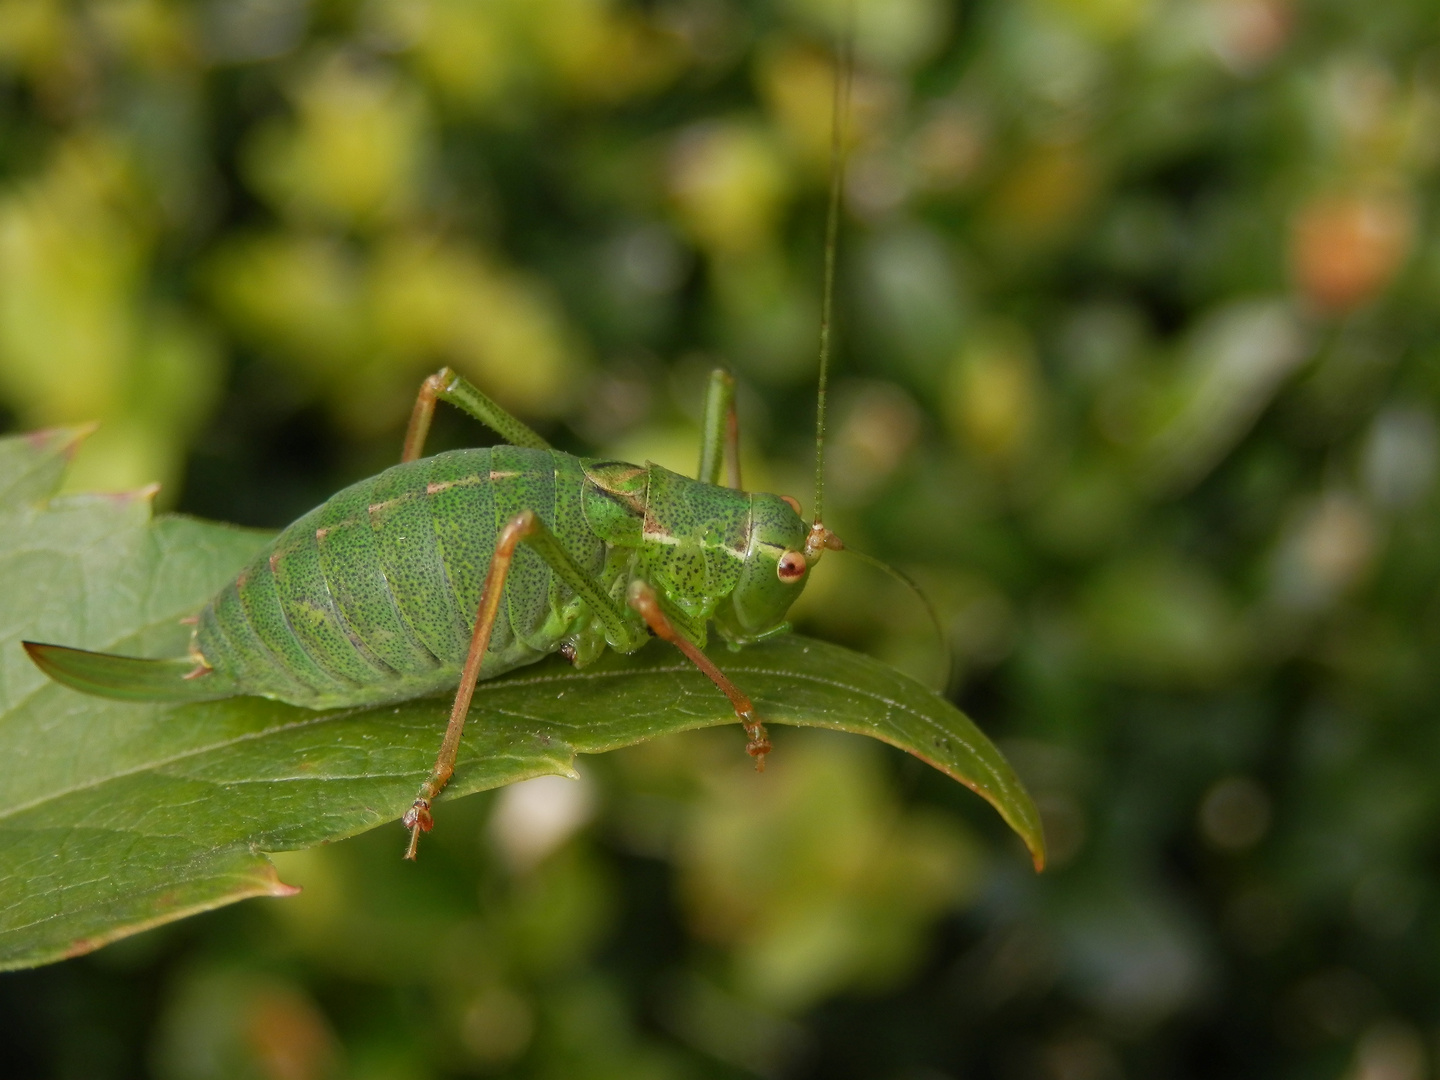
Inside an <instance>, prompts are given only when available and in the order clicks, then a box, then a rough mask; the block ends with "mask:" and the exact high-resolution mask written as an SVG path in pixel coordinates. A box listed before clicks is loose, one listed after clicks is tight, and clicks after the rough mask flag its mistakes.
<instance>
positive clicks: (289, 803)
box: [0, 432, 1044, 969]
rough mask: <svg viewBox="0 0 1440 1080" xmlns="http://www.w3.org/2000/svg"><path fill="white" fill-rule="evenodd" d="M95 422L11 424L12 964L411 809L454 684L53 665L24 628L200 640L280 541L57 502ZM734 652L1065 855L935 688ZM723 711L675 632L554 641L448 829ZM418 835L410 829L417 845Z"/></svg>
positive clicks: (813, 706)
mask: <svg viewBox="0 0 1440 1080" xmlns="http://www.w3.org/2000/svg"><path fill="white" fill-rule="evenodd" d="M79 437H80V433H78V432H48V433H40V434H37V435H32V436H25V437H22V438H12V439H4V440H0V478H3V479H0V596H3V597H4V598H5V599H4V602H3V607H0V969H4V968H17V967H28V966H33V965H37V964H42V963H46V962H49V961H53V960H58V959H62V958H64V957H66V956H74V955H79V954H81V953H84V952H88V951H90V950H91V949H94V948H97V947H98V946H100V945H103V944H105V943H106V942H109V941H112V940H115V939H116V938H119V937H122V936H124V935H126V934H132V933H135V932H136V931H138V930H142V929H145V928H147V927H150V926H154V925H158V924H160V923H163V922H168V921H170V920H172V919H177V918H180V917H182V916H185V915H188V914H192V913H195V912H198V911H203V910H206V909H209V908H213V907H218V906H220V905H222V904H228V903H232V902H234V901H236V900H240V899H243V898H245V897H249V896H262V895H271V896H282V895H287V894H288V893H290V892H292V891H293V890H291V889H290V887H289V886H286V885H284V884H282V883H281V882H280V880H279V878H278V877H277V876H276V872H275V869H274V866H273V865H272V864H271V862H270V861H269V860H268V859H267V858H266V857H265V854H264V853H265V852H267V851H282V850H291V849H296V848H304V847H308V846H311V845H314V844H319V843H323V842H326V841H331V840H338V839H341V838H343V837H347V836H352V835H354V834H356V833H359V832H363V831H365V830H366V829H370V828H373V827H375V826H377V825H381V824H385V823H387V822H391V821H394V820H396V819H398V818H399V817H400V815H401V814H402V813H403V812H404V811H405V810H406V809H407V808H408V807H409V806H410V802H411V800H412V799H413V798H414V796H415V791H416V788H417V786H418V785H419V783H420V781H421V780H422V779H423V778H424V777H425V775H426V773H427V771H428V770H429V767H430V764H431V762H432V761H433V759H434V756H435V753H436V750H437V749H438V747H439V743H440V736H441V733H442V732H443V730H444V726H445V720H446V716H447V713H448V711H449V702H448V701H447V700H445V699H443V698H442V699H437V698H430V699H422V700H416V701H410V702H405V703H402V704H400V705H388V706H383V707H379V708H369V709H349V710H335V711H330V712H312V711H309V710H306V709H300V708H295V707H293V706H288V705H282V704H279V703H276V702H272V701H266V700H264V699H261V698H233V699H230V700H227V701H219V702H209V703H205V704H195V705H181V706H176V705H159V704H150V703H140V704H136V703H127V702H118V701H112V700H107V699H103V698H97V697H89V696H87V695H84V694H79V693H76V692H74V691H72V690H68V689H66V688H64V687H61V686H59V685H56V684H54V683H51V682H49V681H48V680H47V679H46V678H45V677H44V676H43V675H42V674H41V673H40V672H39V671H38V670H37V669H36V668H35V667H34V666H33V665H32V664H31V663H30V662H29V660H28V659H27V658H26V656H25V655H24V652H23V650H22V649H21V647H20V644H19V643H20V641H21V639H22V638H29V639H32V640H41V641H49V642H58V643H63V644H67V645H76V646H79V647H82V648H88V649H103V650H107V651H116V652H126V653H131V654H135V655H150V656H174V655H180V654H182V653H183V651H184V648H185V642H186V639H187V637H188V631H187V629H186V628H185V627H184V626H182V625H181V624H180V621H179V620H180V619H181V618H182V617H184V616H186V615H189V614H193V613H194V612H195V611H196V610H198V609H199V608H200V607H201V606H202V605H203V604H204V603H205V601H206V600H207V599H209V597H210V595H211V594H212V593H214V592H215V591H216V590H217V589H219V588H220V587H221V586H222V585H223V584H224V583H225V582H226V581H228V580H229V578H230V577H232V576H233V575H234V574H235V573H236V572H237V571H238V570H239V569H240V567H241V566H242V565H243V564H244V563H245V561H246V560H247V559H248V558H249V557H250V556H251V555H252V554H253V553H254V552H255V551H256V550H257V549H258V548H259V547H260V546H261V545H263V543H264V542H265V540H266V534H263V533H258V532H254V531H251V530H244V529H236V528H232V527H229V526H225V525H216V524H211V523H207V522H200V521H194V520H191V519H187V518H180V517H161V518H156V519H152V518H151V515H150V503H149V498H148V497H147V495H146V493H138V494H136V495H132V496H90V497H81V498H67V499H63V500H61V499H53V500H49V501H46V500H45V496H46V495H47V494H48V493H49V492H50V491H53V490H54V487H55V486H56V485H57V484H58V482H59V480H60V478H61V475H62V473H63V467H64V462H65V460H66V458H67V457H68V454H69V453H70V451H71V449H73V446H74V444H75V442H76V440H77V439H78V438H79ZM712 656H713V657H714V659H715V661H716V662H717V663H718V664H719V665H720V666H721V667H722V668H723V669H724V670H725V671H726V672H727V673H729V674H730V675H731V676H732V677H733V678H734V679H735V681H736V682H737V683H738V684H739V685H740V686H742V687H743V688H744V689H745V690H746V691H747V692H748V693H749V694H750V695H751V696H752V697H753V698H754V700H755V704H756V708H757V711H758V713H759V715H761V716H762V717H763V718H764V719H765V720H766V721H767V722H769V723H778V724H794V725H800V726H808V727H825V728H833V729H836V730H842V731H849V732H855V733H858V734H864V735H870V736H873V737H875V738H878V739H882V740H883V741H885V742H888V743H890V744H892V745H894V746H898V747H900V748H901V749H903V750H907V751H909V752H910V753H912V754H915V755H917V756H918V757H920V758H922V759H924V760H925V761H927V762H929V763H930V764H932V765H934V766H935V767H936V768H938V769H940V770H941V771H943V772H945V773H946V774H947V775H949V776H952V777H954V778H955V779H956V780H958V781H960V782H961V783H963V784H965V785H967V786H969V787H970V788H972V789H973V790H975V791H976V792H978V793H979V794H980V795H982V796H983V797H984V798H985V799H987V800H988V801H989V802H991V803H992V804H993V805H994V806H995V808H996V809H997V810H998V811H999V812H1000V814H1001V815H1002V817H1004V819H1005V820H1006V821H1007V822H1008V823H1009V824H1010V825H1011V827H1012V828H1014V829H1015V831H1016V832H1017V833H1018V834H1019V835H1020V836H1021V838H1022V839H1023V840H1024V841H1025V843H1026V845H1027V846H1028V847H1029V849H1030V852H1031V854H1032V856H1033V857H1034V860H1035V862H1036V865H1037V867H1038V866H1040V865H1041V864H1042V863H1043V860H1044V846H1043V839H1042V837H1041V832H1040V825H1039V817H1038V815H1037V813H1036V810H1035V806H1034V804H1033V803H1032V802H1031V800H1030V797H1029V795H1028V794H1027V793H1026V792H1025V790H1024V788H1023V787H1022V786H1021V785H1020V783H1019V781H1018V780H1017V779H1016V777H1015V774H1014V773H1013V772H1012V770H1011V769H1010V767H1009V765H1008V764H1007V763H1006V762H1005V760H1004V758H1003V757H1002V756H1001V754H1000V752H999V751H998V750H997V749H996V748H995V747H994V745H993V744H992V743H991V742H990V741H989V740H988V739H987V738H986V737H985V736H984V734H982V733H981V732H980V730H979V729H978V728H976V727H975V725H974V724H972V723H971V722H970V720H969V719H968V718H966V717H965V716H964V714H962V713H961V712H959V711H958V710H957V709H955V708H954V707H953V706H952V705H950V704H948V703H947V702H945V701H943V700H942V699H941V698H939V697H937V696H936V695H935V694H933V693H932V692H931V691H929V690H927V689H926V688H925V687H923V686H921V685H920V684H919V683H916V682H915V681H913V680H911V679H909V678H907V677H906V676H904V675H901V674H900V673H898V672H896V671H894V670H893V669H891V668H889V667H887V666H885V665H883V664H880V663H878V662H877V661H874V660H871V659H869V658H867V657H864V656H861V655H858V654H856V653H853V652H850V651H849V650H846V649H842V648H839V647H838V646H834V645H828V644H825V643H823V642H818V641H813V640H809V639H806V638H802V637H799V636H795V635H786V636H783V637H781V638H778V639H776V640H774V641H773V642H769V643H766V644H763V645H757V646H752V647H750V648H748V649H746V650H744V651H743V652H740V653H732V652H729V651H727V650H725V649H724V648H723V647H721V648H718V649H716V650H715V651H714V652H712ZM725 723H734V715H733V713H731V711H730V707H729V705H728V703H727V701H726V699H725V698H724V696H723V695H721V694H720V693H718V692H717V691H716V690H715V688H714V687H713V686H712V685H711V684H710V683H709V681H708V680H706V679H705V677H704V676H703V675H701V674H700V673H699V672H698V671H696V670H695V669H694V668H693V667H691V666H690V665H689V664H688V663H686V662H685V661H684V660H683V659H682V658H681V657H680V656H679V654H678V653H676V652H675V651H674V650H673V649H669V648H666V647H664V646H663V645H662V644H661V643H659V642H655V643H652V644H651V645H650V646H649V647H647V648H645V649H644V650H642V651H641V652H640V653H638V654H637V655H635V656H633V657H623V656H617V655H614V654H609V655H606V656H605V657H603V658H602V659H601V660H600V661H599V662H597V663H595V664H593V665H591V666H590V667H587V668H585V669H584V670H581V671H577V670H575V669H573V668H571V667H570V666H569V665H567V664H566V663H565V662H564V661H562V660H560V659H559V658H551V659H550V660H547V661H544V662H541V663H539V664H536V665H533V666H531V667H529V668H524V669H521V670H520V671H518V672H513V673H511V674H510V675H508V676H505V677H502V678H500V679H496V680H493V681H489V682H485V683H481V684H480V686H479V687H478V689H477V692H476V695H475V702H474V705H473V706H472V710H471V714H470V723H469V725H468V726H467V729H466V732H465V740H464V744H463V746H462V749H461V753H460V757H459V760H458V762H457V766H456V771H455V776H454V778H453V779H452V780H451V782H450V786H449V788H448V789H447V790H446V792H445V794H444V796H443V797H442V798H441V800H440V801H439V802H438V803H437V804H436V818H437V827H439V828H443V827H444V818H445V814H444V806H445V803H446V802H447V801H449V800H451V799H454V798H456V797H458V796H461V795H465V794H469V793H471V792H475V791H482V790H485V789H487V788H493V787H497V786H500V785H502V784H508V783H511V782H514V781H516V780H522V779H526V778H529V777H532V776H539V775H544V774H551V773H560V774H566V773H571V772H573V770H574V761H575V757H576V755H577V754H595V753H603V752H604V751H607V750H613V749H616V748H618V747H622V746H629V745H632V744H634V743H637V742H641V741H643V740H646V739H650V738H654V737H655V736H657V735H663V734H668V733H671V732H678V731H685V730H689V729H692V728H700V727H709V726H713V725H717V724H725ZM741 746H742V743H741V742H739V741H737V743H736V753H737V754H738V753H742V752H743V751H742V750H741ZM403 840H404V836H403V833H402V831H401V830H400V829H398V828H397V829H396V857H397V858H398V857H399V854H400V851H401V849H402V848H403ZM421 857H422V858H423V857H424V856H423V846H422V855H421Z"/></svg>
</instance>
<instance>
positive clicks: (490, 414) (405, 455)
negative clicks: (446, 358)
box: [400, 367, 550, 461]
mask: <svg viewBox="0 0 1440 1080" xmlns="http://www.w3.org/2000/svg"><path fill="white" fill-rule="evenodd" d="M436 401H448V402H449V403H450V404H451V405H454V406H455V407H456V408H459V409H463V410H464V411H465V412H467V413H469V414H470V415H471V416H473V417H474V418H475V419H476V420H479V421H480V422H481V423H482V424H484V425H485V426H486V427H488V428H489V429H490V430H491V431H493V432H495V433H496V434H497V435H499V436H500V438H502V439H504V440H505V441H506V442H507V443H509V444H510V445H511V446H528V447H530V448H532V449H534V450H549V449H550V444H549V443H548V442H546V441H545V440H544V439H542V438H541V437H540V436H539V435H537V434H535V432H533V431H531V430H530V428H529V427H527V426H526V425H525V424H523V423H521V422H520V421H519V420H517V419H516V418H515V417H513V416H511V415H510V414H509V413H508V412H506V411H505V410H504V409H502V408H501V407H500V406H499V405H497V404H496V403H495V402H493V401H491V400H490V399H489V398H488V397H486V396H485V395H484V394H482V393H481V392H480V390H479V389H478V388H477V387H476V386H475V385H474V384H473V383H471V382H470V381H469V380H468V379H465V378H462V377H461V376H459V375H456V374H455V372H453V371H451V370H450V369H449V368H448V367H447V368H441V369H440V370H439V371H437V372H436V373H435V374H434V375H431V376H430V377H429V378H428V379H426V380H425V381H424V382H423V383H421V384H420V393H419V394H418V395H417V396H416V398H415V408H414V409H413V410H412V411H411V413H410V426H409V428H408V429H407V430H406V432H405V449H404V450H403V451H402V452H401V454H400V460H401V461H414V460H415V459H416V458H418V457H419V456H420V451H421V450H423V449H424V448H425V436H426V435H428V434H430V419H431V417H433V416H434V415H435V402H436Z"/></svg>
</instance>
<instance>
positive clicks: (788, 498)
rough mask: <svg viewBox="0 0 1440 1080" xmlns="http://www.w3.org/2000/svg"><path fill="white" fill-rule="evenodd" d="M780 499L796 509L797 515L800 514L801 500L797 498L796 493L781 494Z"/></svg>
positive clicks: (792, 508)
mask: <svg viewBox="0 0 1440 1080" xmlns="http://www.w3.org/2000/svg"><path fill="white" fill-rule="evenodd" d="M780 501H781V502H783V503H785V504H787V505H788V506H789V507H790V509H791V510H794V511H795V516H796V517H799V516H800V500H799V499H797V498H795V496H794V495H781V496H780Z"/></svg>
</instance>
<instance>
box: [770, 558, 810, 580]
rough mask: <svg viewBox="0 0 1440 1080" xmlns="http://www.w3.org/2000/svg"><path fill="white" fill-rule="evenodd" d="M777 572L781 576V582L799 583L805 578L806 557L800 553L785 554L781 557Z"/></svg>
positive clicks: (776, 568)
mask: <svg viewBox="0 0 1440 1080" xmlns="http://www.w3.org/2000/svg"><path fill="white" fill-rule="evenodd" d="M775 572H776V573H777V574H779V575H780V580H781V581H783V582H785V583H787V584H789V583H791V582H796V581H799V580H800V579H801V578H802V577H804V576H805V556H804V555H803V554H802V553H800V552H798V551H787V552H785V554H784V555H781V556H780V562H779V564H778V565H777V566H776V567H775Z"/></svg>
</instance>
